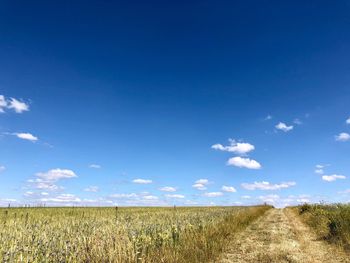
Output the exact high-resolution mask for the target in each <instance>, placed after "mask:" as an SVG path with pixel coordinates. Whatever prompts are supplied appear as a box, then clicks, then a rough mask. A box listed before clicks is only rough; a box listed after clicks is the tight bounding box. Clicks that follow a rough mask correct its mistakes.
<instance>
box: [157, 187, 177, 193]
mask: <svg viewBox="0 0 350 263" xmlns="http://www.w3.org/2000/svg"><path fill="white" fill-rule="evenodd" d="M159 190H160V191H163V192H176V188H175V187H171V186H164V187H162V188H159Z"/></svg>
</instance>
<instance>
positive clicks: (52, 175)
mask: <svg viewBox="0 0 350 263" xmlns="http://www.w3.org/2000/svg"><path fill="white" fill-rule="evenodd" d="M36 176H37V177H40V178H42V179H43V180H46V181H49V182H55V181H58V180H60V179H64V178H73V177H77V175H76V174H75V173H74V172H73V171H72V170H68V169H60V168H57V169H52V170H49V171H47V172H45V173H37V174H36Z"/></svg>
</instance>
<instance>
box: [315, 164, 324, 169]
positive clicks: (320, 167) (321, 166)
mask: <svg viewBox="0 0 350 263" xmlns="http://www.w3.org/2000/svg"><path fill="white" fill-rule="evenodd" d="M324 167H325V165H323V164H316V168H317V169H322V168H324Z"/></svg>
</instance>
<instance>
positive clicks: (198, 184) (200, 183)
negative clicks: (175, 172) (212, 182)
mask: <svg viewBox="0 0 350 263" xmlns="http://www.w3.org/2000/svg"><path fill="white" fill-rule="evenodd" d="M207 184H209V180H208V179H199V180H197V181H195V183H194V184H193V185H192V187H193V188H196V189H197V190H201V191H203V190H206V189H207V187H206V185H207Z"/></svg>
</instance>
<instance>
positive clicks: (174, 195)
mask: <svg viewBox="0 0 350 263" xmlns="http://www.w3.org/2000/svg"><path fill="white" fill-rule="evenodd" d="M165 196H166V197H168V198H177V199H183V198H185V196H184V195H180V194H168V195H165Z"/></svg>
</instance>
